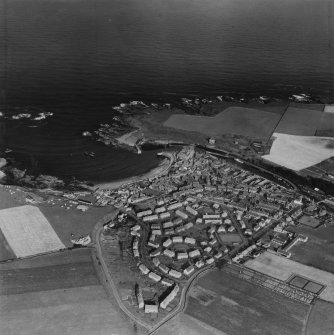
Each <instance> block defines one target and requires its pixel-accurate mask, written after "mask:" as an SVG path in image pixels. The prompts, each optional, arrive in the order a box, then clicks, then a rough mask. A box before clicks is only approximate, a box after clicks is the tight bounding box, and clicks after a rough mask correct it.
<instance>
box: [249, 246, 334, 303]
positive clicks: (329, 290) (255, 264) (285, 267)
mask: <svg viewBox="0 0 334 335" xmlns="http://www.w3.org/2000/svg"><path fill="white" fill-rule="evenodd" d="M246 266H247V267H248V268H251V269H253V270H255V271H258V272H261V273H265V274H267V275H269V276H272V277H274V278H277V279H280V280H283V281H286V280H288V279H289V278H291V277H292V275H300V276H301V277H304V278H307V279H309V280H313V281H314V282H318V283H319V284H321V285H324V286H326V287H325V289H324V290H323V291H322V292H321V293H320V298H322V299H324V300H326V301H330V302H334V274H332V273H329V272H325V271H323V270H319V269H317V268H314V267H310V266H306V265H304V264H300V263H297V262H295V261H292V260H290V259H287V258H284V257H281V256H278V255H276V254H273V253H270V252H265V253H263V254H261V255H260V256H259V257H257V258H256V259H253V260H250V261H248V262H247V263H246Z"/></svg>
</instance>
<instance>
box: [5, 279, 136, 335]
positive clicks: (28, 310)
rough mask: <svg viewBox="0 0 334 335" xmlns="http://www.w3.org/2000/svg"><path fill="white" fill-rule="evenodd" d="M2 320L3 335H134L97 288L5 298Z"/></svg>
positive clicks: (94, 286) (102, 292) (59, 290)
mask: <svg viewBox="0 0 334 335" xmlns="http://www.w3.org/2000/svg"><path fill="white" fill-rule="evenodd" d="M0 317H1V320H2V321H4V322H1V324H0V333H1V334H25V335H36V334H41V335H42V334H48V335H59V334H62V335H67V334H68V335H79V334H89V335H110V334H112V333H114V334H124V335H127V334H132V331H131V329H130V328H129V325H128V323H127V322H126V321H125V320H124V319H123V318H122V316H120V314H119V312H118V310H117V309H115V308H114V307H113V306H112V305H111V304H110V303H109V301H108V300H107V297H106V295H105V292H104V290H103V288H102V287H101V286H98V285H91V286H84V287H73V288H65V289H64V288H62V289H56V290H51V291H40V292H30V293H22V294H14V295H8V296H2V297H1V304H0Z"/></svg>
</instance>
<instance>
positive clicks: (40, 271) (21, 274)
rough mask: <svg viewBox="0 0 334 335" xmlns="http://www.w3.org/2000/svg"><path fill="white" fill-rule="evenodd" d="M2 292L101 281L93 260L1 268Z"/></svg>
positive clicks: (89, 283) (23, 291)
mask: <svg viewBox="0 0 334 335" xmlns="http://www.w3.org/2000/svg"><path fill="white" fill-rule="evenodd" d="M0 278H1V288H0V294H7V295H8V294H19V293H26V292H35V291H47V290H55V289H59V288H70V287H80V286H87V285H96V284H98V283H99V281H98V278H97V277H96V274H95V269H94V266H93V264H92V262H91V261H90V262H84V263H68V264H60V265H52V266H43V267H38V268H30V269H29V268H26V269H17V270H16V269H12V270H0Z"/></svg>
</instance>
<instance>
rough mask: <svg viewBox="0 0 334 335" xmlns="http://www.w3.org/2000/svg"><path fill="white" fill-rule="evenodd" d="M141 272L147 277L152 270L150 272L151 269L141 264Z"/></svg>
mask: <svg viewBox="0 0 334 335" xmlns="http://www.w3.org/2000/svg"><path fill="white" fill-rule="evenodd" d="M139 270H140V271H141V273H142V274H144V275H147V274H148V273H149V272H150V270H149V269H148V268H147V266H146V265H144V264H140V265H139Z"/></svg>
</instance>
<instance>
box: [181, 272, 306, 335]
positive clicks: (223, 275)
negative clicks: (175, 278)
mask: <svg viewBox="0 0 334 335" xmlns="http://www.w3.org/2000/svg"><path fill="white" fill-rule="evenodd" d="M197 285H198V286H200V287H201V288H202V289H204V290H209V291H214V292H215V295H216V297H215V298H214V300H213V301H212V302H211V303H209V304H208V305H204V304H201V303H200V302H199V301H198V300H197V299H196V297H194V296H192V293H190V297H189V302H188V306H187V309H186V312H185V313H186V314H188V315H190V316H192V317H194V318H196V319H199V320H200V321H202V322H204V323H206V324H208V325H210V326H213V327H215V328H217V329H219V330H221V331H222V332H224V333H226V334H229V335H234V334H235V335H242V334H259V333H261V334H273V335H274V334H275V335H276V334H281V335H285V334H291V335H292V334H293V335H295V334H302V330H303V326H304V323H305V317H306V315H307V312H308V309H309V307H308V306H306V305H303V304H300V303H298V302H296V301H293V300H290V299H288V298H286V297H284V296H281V295H277V294H275V293H273V292H272V291H269V290H265V289H263V288H260V287H258V286H255V285H253V284H252V283H249V282H246V281H244V280H242V279H241V278H237V277H235V276H233V275H231V274H228V273H227V272H225V271H218V270H217V271H214V272H212V273H210V274H208V275H206V276H204V277H203V278H201V279H200V280H199V281H198V283H197Z"/></svg>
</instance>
